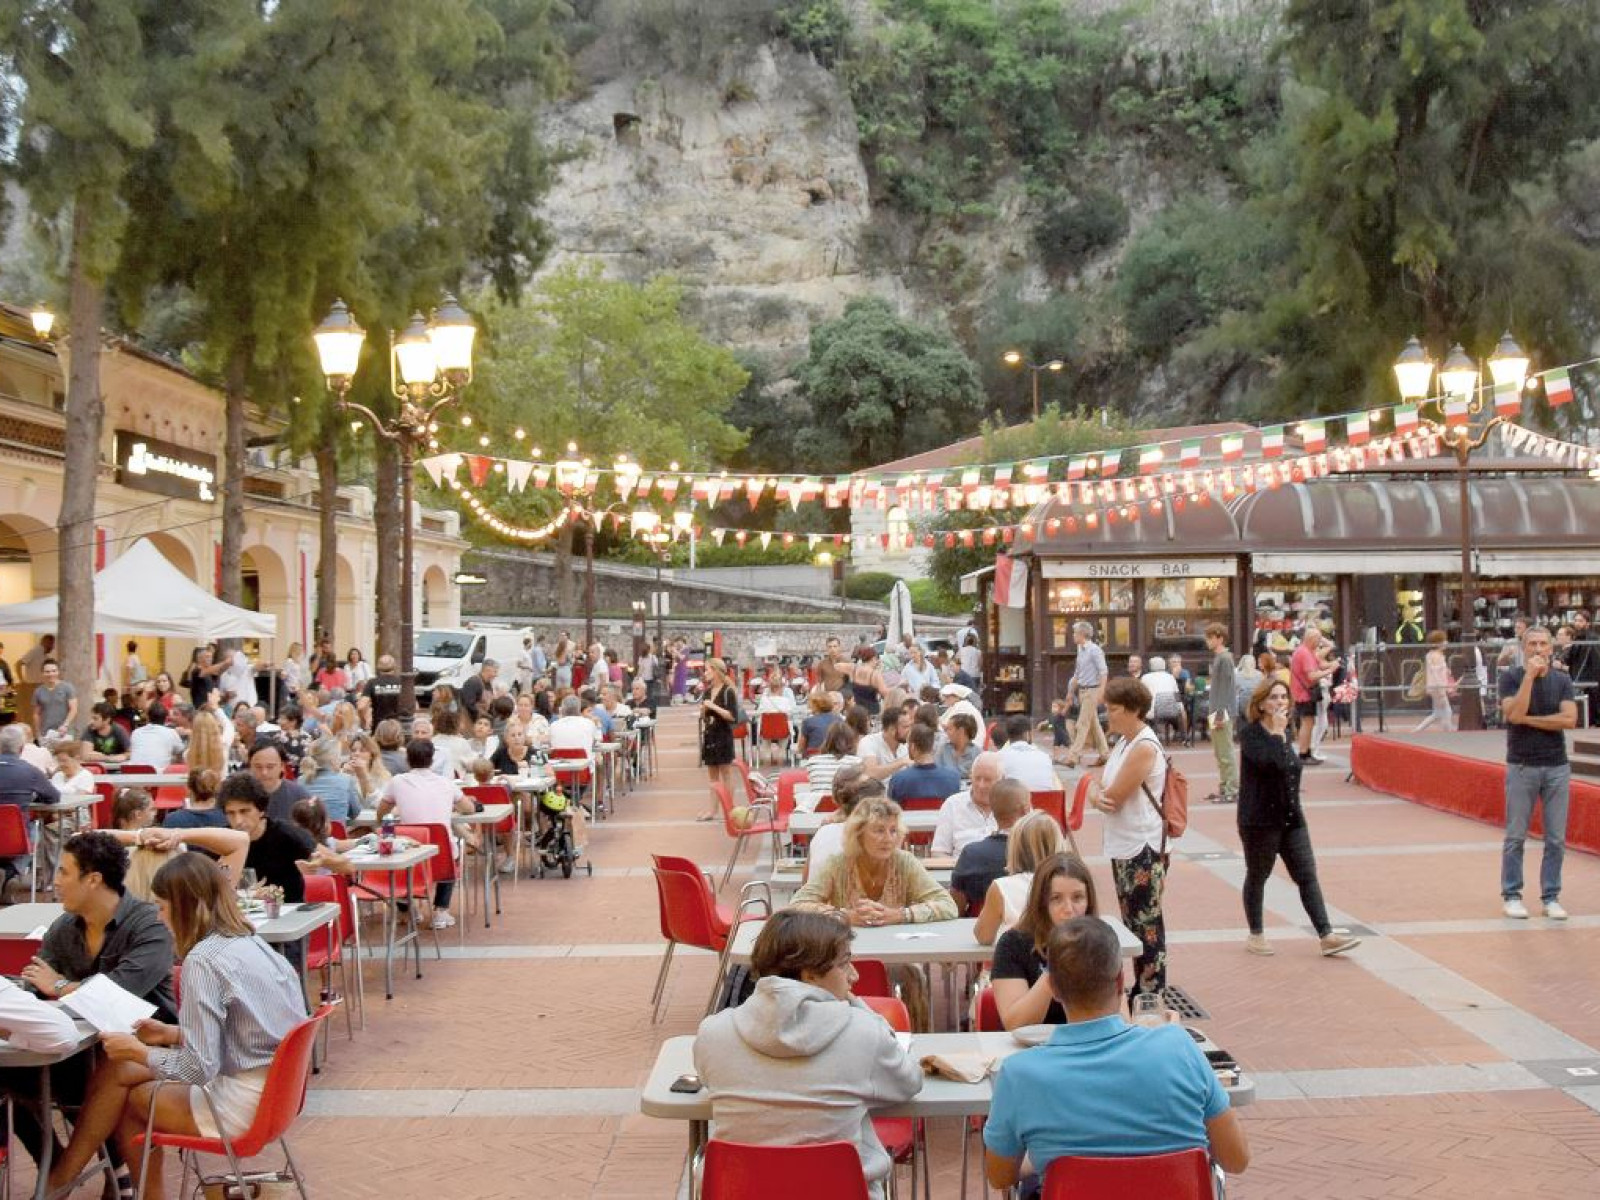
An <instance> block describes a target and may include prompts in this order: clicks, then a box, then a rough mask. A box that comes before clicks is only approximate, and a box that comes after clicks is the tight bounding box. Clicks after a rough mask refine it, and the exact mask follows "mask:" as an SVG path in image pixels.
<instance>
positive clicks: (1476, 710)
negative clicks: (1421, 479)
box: [1394, 330, 1528, 730]
mask: <svg viewBox="0 0 1600 1200" xmlns="http://www.w3.org/2000/svg"><path fill="white" fill-rule="evenodd" d="M1394 372H1395V379H1396V381H1397V383H1398V384H1399V387H1400V395H1401V396H1402V398H1404V399H1406V400H1414V401H1420V400H1423V399H1425V398H1426V397H1427V395H1428V391H1429V388H1430V386H1431V384H1432V380H1433V375H1434V364H1433V362H1432V361H1431V360H1430V359H1429V358H1428V355H1427V352H1426V351H1425V350H1424V349H1423V348H1422V346H1421V343H1419V342H1418V341H1417V339H1416V338H1412V339H1411V340H1410V341H1408V342H1407V343H1406V345H1405V348H1404V349H1403V350H1402V351H1401V352H1400V356H1399V358H1397V359H1396V360H1395V363H1394ZM1489 373H1490V376H1491V377H1492V378H1493V380H1494V382H1495V383H1496V384H1497V385H1500V384H1507V383H1510V384H1514V385H1515V386H1516V387H1517V389H1518V390H1519V392H1520V390H1521V388H1522V385H1523V383H1524V381H1525V380H1526V379H1527V376H1528V356H1527V354H1526V353H1525V352H1524V351H1523V349H1522V347H1521V346H1519V345H1517V341H1516V339H1515V338H1513V337H1512V336H1511V333H1510V331H1509V330H1508V331H1507V332H1506V333H1505V335H1504V336H1503V337H1501V339H1500V343H1499V345H1498V346H1496V347H1495V351H1494V353H1493V354H1491V355H1490V356H1489ZM1438 376H1439V386H1440V387H1441V388H1442V389H1443V390H1444V392H1445V395H1446V396H1448V397H1454V398H1456V401H1457V403H1460V404H1464V405H1465V406H1466V414H1467V422H1466V424H1464V425H1451V424H1449V423H1448V422H1447V423H1446V424H1445V426H1444V430H1443V432H1442V434H1441V435H1440V436H1441V437H1442V438H1443V440H1444V444H1445V445H1447V446H1449V447H1450V449H1451V451H1452V452H1453V453H1454V454H1455V456H1456V468H1457V469H1456V481H1457V487H1458V491H1459V496H1460V506H1461V517H1460V521H1459V524H1460V527H1461V605H1460V612H1461V641H1462V643H1463V644H1464V645H1466V646H1467V648H1468V649H1469V650H1476V647H1477V641H1478V627H1477V582H1476V578H1475V573H1474V571H1473V567H1472V453H1473V451H1475V450H1477V449H1478V448H1479V447H1481V446H1482V445H1483V444H1484V443H1485V442H1487V441H1488V440H1489V435H1490V434H1491V433H1493V432H1494V430H1495V429H1496V428H1497V427H1498V426H1500V425H1503V424H1505V422H1506V418H1505V417H1502V416H1500V415H1499V414H1497V413H1491V414H1490V415H1489V419H1488V420H1487V421H1485V422H1484V423H1483V426H1482V427H1481V428H1479V429H1476V430H1474V424H1473V423H1474V421H1475V420H1476V418H1477V417H1478V416H1479V415H1480V414H1481V413H1482V412H1483V388H1482V386H1481V384H1482V378H1483V377H1482V373H1481V372H1480V371H1479V369H1478V364H1477V363H1475V362H1474V361H1473V360H1472V358H1471V357H1469V356H1468V355H1467V353H1466V351H1464V350H1463V349H1462V348H1461V346H1460V345H1459V344H1458V345H1456V346H1454V347H1453V348H1452V349H1451V351H1450V353H1449V355H1448V356H1446V358H1445V360H1444V362H1443V363H1441V364H1440V365H1439V367H1438ZM1468 670H1470V671H1471V672H1472V673H1473V677H1474V681H1475V682H1476V684H1477V686H1474V687H1470V688H1462V689H1461V713H1460V720H1459V722H1458V728H1460V729H1462V730H1478V729H1482V728H1483V727H1484V724H1483V692H1482V677H1481V676H1480V675H1479V674H1478V666H1477V661H1476V658H1475V657H1474V659H1473V660H1472V661H1471V662H1469V663H1468Z"/></svg>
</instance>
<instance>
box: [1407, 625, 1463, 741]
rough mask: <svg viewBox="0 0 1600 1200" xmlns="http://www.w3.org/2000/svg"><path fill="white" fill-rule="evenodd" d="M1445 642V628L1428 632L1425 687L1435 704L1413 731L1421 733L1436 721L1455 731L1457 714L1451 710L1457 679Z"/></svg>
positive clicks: (1423, 669)
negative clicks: (1454, 675) (1453, 672)
mask: <svg viewBox="0 0 1600 1200" xmlns="http://www.w3.org/2000/svg"><path fill="white" fill-rule="evenodd" d="M1444 644H1445V635H1444V630H1442V629H1435V630H1434V631H1433V632H1432V633H1430V634H1428V653H1427V654H1426V655H1424V656H1423V659H1422V671H1423V689H1424V690H1425V691H1426V693H1427V696H1428V702H1429V703H1430V704H1432V705H1433V711H1432V712H1430V713H1429V714H1428V715H1427V716H1425V717H1423V718H1422V723H1421V724H1420V725H1418V726H1417V727H1416V728H1415V729H1413V730H1412V731H1411V732H1412V733H1421V732H1422V731H1423V730H1424V729H1426V728H1428V727H1429V726H1430V725H1433V724H1436V723H1437V724H1438V725H1439V726H1440V727H1441V728H1442V729H1444V730H1445V731H1446V732H1448V733H1454V732H1455V728H1456V716H1455V713H1453V712H1451V711H1450V693H1451V692H1453V691H1455V690H1456V681H1455V680H1454V679H1451V678H1450V664H1449V663H1448V662H1446V661H1445V657H1444ZM1413 694H1415V693H1413Z"/></svg>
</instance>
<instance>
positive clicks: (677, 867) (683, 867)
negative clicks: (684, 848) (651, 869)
mask: <svg viewBox="0 0 1600 1200" xmlns="http://www.w3.org/2000/svg"><path fill="white" fill-rule="evenodd" d="M650 861H651V862H652V863H654V864H655V865H656V866H658V867H660V868H661V869H662V870H663V871H680V872H682V873H683V874H685V875H703V874H704V872H703V871H701V870H700V864H699V863H697V862H695V861H694V859H692V858H684V857H683V856H682V855H678V854H652V855H651V856H650Z"/></svg>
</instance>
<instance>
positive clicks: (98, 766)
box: [83, 763, 106, 775]
mask: <svg viewBox="0 0 1600 1200" xmlns="http://www.w3.org/2000/svg"><path fill="white" fill-rule="evenodd" d="M83 769H84V770H85V771H87V772H89V774H91V775H104V774H105V773H106V768H105V764H104V763H84V764H83Z"/></svg>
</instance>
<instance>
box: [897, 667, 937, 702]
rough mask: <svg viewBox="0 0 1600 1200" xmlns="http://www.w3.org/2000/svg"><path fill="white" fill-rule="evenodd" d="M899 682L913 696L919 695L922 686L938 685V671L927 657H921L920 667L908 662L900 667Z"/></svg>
mask: <svg viewBox="0 0 1600 1200" xmlns="http://www.w3.org/2000/svg"><path fill="white" fill-rule="evenodd" d="M900 684H901V686H902V687H904V688H905V689H906V691H908V692H910V693H911V694H912V695H913V696H921V695H922V689H923V688H925V687H938V686H939V672H938V671H937V670H935V669H934V666H933V664H932V663H931V662H929V661H928V660H927V659H923V661H922V666H920V667H919V666H917V664H916V663H914V662H908V663H906V665H905V666H903V667H901V668H900Z"/></svg>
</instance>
